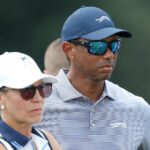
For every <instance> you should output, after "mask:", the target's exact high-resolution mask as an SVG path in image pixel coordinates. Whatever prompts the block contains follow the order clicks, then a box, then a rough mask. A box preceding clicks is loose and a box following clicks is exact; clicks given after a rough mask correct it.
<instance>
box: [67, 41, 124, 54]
mask: <svg viewBox="0 0 150 150" xmlns="http://www.w3.org/2000/svg"><path fill="white" fill-rule="evenodd" d="M69 42H70V43H73V44H75V45H81V46H84V47H86V48H87V49H88V52H89V53H90V54H93V55H103V54H105V52H106V51H107V49H108V47H109V48H110V50H111V51H112V53H113V54H114V55H116V54H117V53H118V51H119V49H120V45H121V41H120V40H118V39H117V40H113V41H111V42H105V41H79V40H70V41H69Z"/></svg>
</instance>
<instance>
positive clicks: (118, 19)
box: [0, 0, 150, 102]
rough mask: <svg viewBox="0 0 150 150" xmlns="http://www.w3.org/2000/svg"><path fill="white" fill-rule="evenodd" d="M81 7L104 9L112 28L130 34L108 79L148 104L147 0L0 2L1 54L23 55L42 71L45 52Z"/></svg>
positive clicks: (149, 24) (149, 7)
mask: <svg viewBox="0 0 150 150" xmlns="http://www.w3.org/2000/svg"><path fill="white" fill-rule="evenodd" d="M82 5H86V6H96V7H100V8H102V9H104V10H105V11H107V12H108V13H109V14H110V16H111V17H112V19H113V20H114V22H115V24H116V26H118V27H120V28H123V29H127V30H129V31H131V32H132V33H133V37H132V38H131V39H123V43H122V47H121V50H120V52H119V57H118V63H117V66H116V69H115V71H114V73H113V76H112V78H111V80H112V81H113V82H115V83H117V84H119V85H120V86H122V87H124V88H126V89H127V90H129V91H131V92H133V93H134V94H137V95H139V96H142V97H144V98H145V99H146V101H148V102H150V92H149V89H150V85H149V84H150V79H149V77H150V68H149V64H150V59H149V55H150V48H149V43H150V40H149V38H150V17H149V14H150V1H149V0H124V1H123V0H113V1H110V0H75V1H73V0H59V1H58V0H30V1H29V0H12V1H11V0H0V51H1V53H3V52H4V51H20V52H24V53H27V54H28V55H31V56H32V57H33V58H34V59H35V60H36V61H37V63H38V65H39V66H40V68H41V69H42V70H43V69H44V65H43V60H44V53H45V49H46V48H47V46H48V44H49V43H50V42H51V41H53V40H55V39H56V38H57V37H60V33H61V28H62V25H63V23H64V21H65V20H66V18H67V17H68V16H69V15H70V14H71V13H72V12H73V11H74V10H76V9H78V8H79V7H80V6H82ZM87 18H88V14H87Z"/></svg>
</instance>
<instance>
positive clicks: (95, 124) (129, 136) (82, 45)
mask: <svg viewBox="0 0 150 150" xmlns="http://www.w3.org/2000/svg"><path fill="white" fill-rule="evenodd" d="M120 37H124V38H129V37H131V33H130V32H128V31H126V30H123V29H119V28H117V27H116V26H115V24H114V22H113V21H112V19H111V17H110V16H109V15H108V14H107V13H106V12H105V11H104V10H102V9H100V8H97V7H81V8H79V9H78V10H76V11H75V12H73V13H72V14H71V15H70V16H69V17H68V18H67V20H66V21H65V23H64V25H63V28H62V33H61V41H62V47H63V50H64V52H65V54H66V56H67V57H68V58H69V61H70V68H69V70H65V69H62V70H60V72H59V73H58V75H57V79H58V83H56V84H54V85H53V90H52V94H51V96H50V97H49V98H47V99H46V105H45V110H44V116H43V119H42V121H41V123H40V124H38V126H39V127H42V128H45V129H47V130H48V131H50V132H51V133H52V135H54V137H55V138H56V139H57V140H58V142H60V145H61V146H62V148H63V149H64V150H137V149H138V147H139V146H140V145H141V144H142V146H143V149H144V150H150V130H149V127H150V106H149V104H148V103H147V102H146V101H145V100H144V99H143V98H142V97H139V96H136V95H134V94H132V93H130V92H128V91H127V90H125V89H123V88H121V87H120V86H118V85H117V84H114V83H112V82H111V81H109V79H110V77H111V75H112V72H113V70H114V68H115V64H116V61H117V56H118V52H119V50H120V45H121V40H120V39H119V38H120ZM122 40H123V39H122ZM125 57H126V58H127V55H126V56H125ZM133 57H134V56H133ZM127 61H128V58H127Z"/></svg>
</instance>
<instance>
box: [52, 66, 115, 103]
mask: <svg viewBox="0 0 150 150" xmlns="http://www.w3.org/2000/svg"><path fill="white" fill-rule="evenodd" d="M67 73H68V70H67V69H61V70H60V71H59V73H58V75H57V79H58V82H57V83H56V84H54V89H55V88H56V89H57V92H58V93H59V95H60V97H61V99H62V101H69V100H73V99H76V98H79V97H85V96H83V95H82V94H81V93H80V92H79V91H77V90H76V89H75V88H74V87H73V86H72V84H71V83H70V81H69V80H68V78H67V76H66V74H67ZM111 86H112V85H111V82H110V81H108V80H105V87H104V91H103V94H102V96H103V98H104V97H106V96H107V97H109V98H111V99H112V100H115V99H116V95H115V93H114V91H113V88H112V87H111Z"/></svg>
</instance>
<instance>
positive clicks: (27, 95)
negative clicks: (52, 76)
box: [0, 83, 52, 100]
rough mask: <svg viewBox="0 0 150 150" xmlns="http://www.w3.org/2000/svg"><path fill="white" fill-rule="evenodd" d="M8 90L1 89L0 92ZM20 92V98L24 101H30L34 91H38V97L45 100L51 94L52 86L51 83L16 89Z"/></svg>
mask: <svg viewBox="0 0 150 150" xmlns="http://www.w3.org/2000/svg"><path fill="white" fill-rule="evenodd" d="M7 89H9V88H7V87H3V88H1V89H0V90H7ZM18 90H19V91H20V94H21V97H22V98H23V99H24V100H30V99H32V98H33V97H34V95H35V93H36V90H38V92H39V94H40V96H41V97H42V98H47V97H49V96H50V94H51V92H52V84H51V83H43V84H41V85H39V86H36V87H35V86H32V85H31V86H28V87H26V88H23V89H18Z"/></svg>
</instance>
